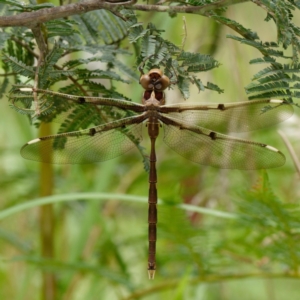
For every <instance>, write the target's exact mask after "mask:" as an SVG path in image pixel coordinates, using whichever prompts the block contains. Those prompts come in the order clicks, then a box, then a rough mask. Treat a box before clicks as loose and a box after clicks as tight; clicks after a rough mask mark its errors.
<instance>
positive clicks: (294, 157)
mask: <svg viewBox="0 0 300 300" xmlns="http://www.w3.org/2000/svg"><path fill="white" fill-rule="evenodd" d="M278 133H279V135H280V136H281V138H282V140H283V142H284V143H285V145H286V147H287V149H288V151H289V152H290V155H291V157H292V160H293V162H294V165H295V168H296V170H297V172H298V175H299V176H300V162H299V159H298V157H297V155H296V153H295V151H294V148H293V147H292V145H291V143H290V141H289V140H288V138H287V137H286V135H285V134H284V133H283V132H282V131H281V130H278Z"/></svg>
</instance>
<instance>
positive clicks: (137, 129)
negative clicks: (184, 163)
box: [21, 122, 142, 164]
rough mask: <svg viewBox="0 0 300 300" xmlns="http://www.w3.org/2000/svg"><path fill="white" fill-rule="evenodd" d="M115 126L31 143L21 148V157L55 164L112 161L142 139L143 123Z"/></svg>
mask: <svg viewBox="0 0 300 300" xmlns="http://www.w3.org/2000/svg"><path fill="white" fill-rule="evenodd" d="M114 123H117V122H112V123H109V124H105V125H100V126H97V127H93V128H90V129H86V130H81V131H74V132H69V133H62V134H58V135H52V136H47V137H42V138H38V139H35V140H32V141H30V142H28V143H27V144H25V145H24V146H23V147H22V149H21V155H22V156H23V157H24V158H26V159H30V160H35V161H42V162H46V163H56V164H80V163H92V162H100V161H105V160H109V159H112V158H115V157H117V156H119V155H121V154H123V153H125V152H127V151H129V150H130V149H131V148H133V147H134V146H135V144H137V143H138V142H139V141H140V140H141V139H142V135H141V133H142V124H132V125H127V126H124V127H117V126H115V125H116V124H114ZM110 127H112V129H109V128H110Z"/></svg>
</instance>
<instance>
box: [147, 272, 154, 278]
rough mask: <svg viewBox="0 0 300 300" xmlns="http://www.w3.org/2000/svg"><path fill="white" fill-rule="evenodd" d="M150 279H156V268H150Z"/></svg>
mask: <svg viewBox="0 0 300 300" xmlns="http://www.w3.org/2000/svg"><path fill="white" fill-rule="evenodd" d="M148 276H149V279H154V277H155V270H148Z"/></svg>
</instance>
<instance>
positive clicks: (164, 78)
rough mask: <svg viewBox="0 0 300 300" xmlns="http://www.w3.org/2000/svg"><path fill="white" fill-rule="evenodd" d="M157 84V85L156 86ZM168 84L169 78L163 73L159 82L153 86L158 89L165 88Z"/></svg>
mask: <svg viewBox="0 0 300 300" xmlns="http://www.w3.org/2000/svg"><path fill="white" fill-rule="evenodd" d="M158 85H159V87H158ZM169 85H170V79H169V77H168V76H166V75H163V76H161V78H160V80H159V82H158V83H157V85H155V88H156V89H158V90H161V91H163V90H165V89H166V88H167V87H168V86H169Z"/></svg>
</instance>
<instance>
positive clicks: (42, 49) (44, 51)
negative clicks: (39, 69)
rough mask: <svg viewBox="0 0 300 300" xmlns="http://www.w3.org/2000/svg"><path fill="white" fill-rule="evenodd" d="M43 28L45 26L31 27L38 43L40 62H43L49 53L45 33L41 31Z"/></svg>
mask: <svg viewBox="0 0 300 300" xmlns="http://www.w3.org/2000/svg"><path fill="white" fill-rule="evenodd" d="M41 26H43V25H42V24H36V25H35V26H33V27H31V31H32V33H33V36H34V37H35V40H36V43H37V45H38V48H39V50H40V57H39V60H40V61H43V60H44V58H45V56H46V54H47V52H48V47H47V43H46V42H45V39H44V35H43V32H42V30H41Z"/></svg>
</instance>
